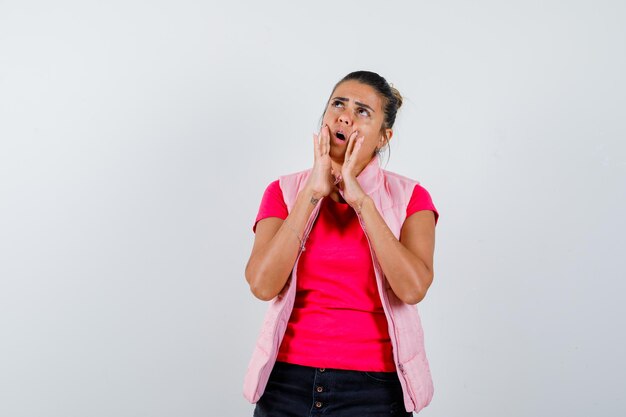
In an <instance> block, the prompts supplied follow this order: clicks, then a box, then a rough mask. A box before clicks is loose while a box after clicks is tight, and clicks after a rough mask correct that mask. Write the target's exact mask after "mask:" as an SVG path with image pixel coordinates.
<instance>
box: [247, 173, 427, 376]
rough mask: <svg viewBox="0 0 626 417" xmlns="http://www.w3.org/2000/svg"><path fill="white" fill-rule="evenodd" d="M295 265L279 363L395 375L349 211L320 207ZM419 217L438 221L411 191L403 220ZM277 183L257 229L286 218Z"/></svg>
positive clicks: (418, 192) (368, 265)
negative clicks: (271, 220) (420, 214)
mask: <svg viewBox="0 0 626 417" xmlns="http://www.w3.org/2000/svg"><path fill="white" fill-rule="evenodd" d="M321 204H322V206H321V208H320V213H319V216H318V218H317V220H316V221H315V224H314V226H313V228H312V229H311V233H310V234H309V238H308V240H307V241H306V245H305V246H306V250H305V251H304V252H302V255H301V257H300V262H299V263H298V280H297V283H296V300H295V303H294V308H293V312H292V313H291V316H290V318H289V323H288V325H287V331H286V332H285V336H284V338H283V342H282V344H281V346H280V350H279V352H278V360H279V361H283V362H289V363H294V364H298V365H305V366H312V367H316V368H337V369H351V370H360V371H386V372H391V371H395V369H396V368H395V364H394V362H393V356H392V351H391V349H392V348H391V342H390V340H389V333H388V329H387V319H386V318H385V313H384V311H383V307H382V304H381V301H380V296H379V294H378V289H377V287H376V278H375V275H374V266H373V264H372V257H371V253H370V249H369V245H368V242H367V237H366V236H365V233H364V231H363V229H362V228H361V225H360V223H359V220H358V217H357V216H356V213H355V211H354V210H353V209H352V208H351V207H350V206H349V205H348V204H346V203H338V202H336V201H334V200H332V199H331V198H324V199H323V200H322V202H321ZM420 210H431V211H433V212H434V215H435V222H437V220H438V218H439V214H438V212H437V210H436V209H435V206H434V204H433V202H432V199H431V197H430V194H429V193H428V191H426V189H424V188H423V187H422V186H421V185H416V186H415V189H414V190H413V195H412V196H411V200H410V202H409V205H408V207H407V218H408V217H409V216H410V215H412V214H414V213H415V212H417V211H420ZM288 214H289V213H288V211H287V206H286V205H285V202H284V199H283V194H282V190H281V189H280V185H279V183H278V181H274V182H272V183H271V184H270V185H269V186H268V187H267V189H266V190H265V194H264V195H263V199H262V201H261V206H260V208H259V213H258V215H257V218H256V221H255V224H254V227H253V230H254V229H255V228H256V224H257V222H259V221H260V220H262V219H264V218H267V217H278V218H281V219H285V218H286V217H287V215H288Z"/></svg>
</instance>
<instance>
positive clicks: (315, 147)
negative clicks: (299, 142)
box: [313, 133, 320, 160]
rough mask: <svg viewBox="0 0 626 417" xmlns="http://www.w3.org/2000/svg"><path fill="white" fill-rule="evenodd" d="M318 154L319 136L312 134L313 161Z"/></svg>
mask: <svg viewBox="0 0 626 417" xmlns="http://www.w3.org/2000/svg"><path fill="white" fill-rule="evenodd" d="M319 154H320V135H318V134H316V133H313V156H314V157H315V160H317V157H318V156H319Z"/></svg>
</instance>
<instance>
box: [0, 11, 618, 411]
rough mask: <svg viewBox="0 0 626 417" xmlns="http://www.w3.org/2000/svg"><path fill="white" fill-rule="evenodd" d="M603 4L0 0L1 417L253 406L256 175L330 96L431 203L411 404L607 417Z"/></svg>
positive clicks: (293, 143)
mask: <svg viewBox="0 0 626 417" xmlns="http://www.w3.org/2000/svg"><path fill="white" fill-rule="evenodd" d="M625 22H626V6H625V4H624V2H621V1H518V2H511V1H495V0H494V1H484V0H477V1H472V2H467V1H429V2H426V1H419V2H417V1H416V2H408V1H407V2H393V1H389V2H382V1H378V2H374V1H365V0H362V1H315V2H308V3H306V4H305V3H300V2H288V1H284V2H278V1H273V2H268V1H264V2H252V1H251V2H248V3H243V2H230V3H228V4H226V3H221V2H220V3H217V2H215V3H213V2H195V1H180V0H179V1H147V0H124V1H106V2H104V1H101V2H91V1H74V2H72V1H66V0H59V1H54V2H47V1H7V0H0V415H2V416H6V417H31V416H32V417H34V416H37V417H57V416H58V417H85V416H90V417H101V416H102V417H104V416H106V417H112V416H115V417H126V416H129V417H130V416H151V417H152V416H155V417H156V416H168V417H169V416H186V417H188V416H216V417H229V416H250V415H251V413H252V406H250V405H249V404H247V403H246V402H245V400H244V399H243V398H242V395H241V386H242V379H243V375H244V373H245V369H246V367H247V363H248V359H249V356H250V353H251V352H252V347H253V344H254V340H255V339H256V336H257V334H258V330H259V327H260V324H261V320H262V315H263V313H264V311H265V308H266V306H265V304H264V303H263V302H260V301H256V300H255V299H254V298H253V296H252V295H251V294H250V292H249V290H248V287H247V284H246V282H245V279H244V274H243V271H244V267H245V263H246V261H247V258H248V255H249V251H250V248H251V244H252V239H253V234H252V230H251V227H252V223H253V221H254V217H255V215H256V211H257V208H258V205H259V202H260V198H261V195H262V193H263V190H264V189H265V187H266V186H267V184H269V182H271V181H272V180H274V179H276V178H277V176H278V175H281V174H285V173H289V172H293V171H296V170H301V169H306V168H308V167H309V166H310V165H311V163H312V149H311V134H312V132H313V131H314V130H315V129H316V128H317V125H318V123H319V121H320V116H321V114H322V110H323V108H324V105H325V102H326V99H327V98H328V95H329V94H330V92H331V88H332V86H333V85H334V83H335V82H336V81H337V80H339V79H340V78H341V77H342V76H343V75H345V74H346V73H348V72H350V71H353V70H358V69H368V70H373V71H376V72H378V73H380V74H381V75H383V76H384V77H386V78H387V79H388V80H389V81H390V82H392V83H393V84H394V85H395V86H396V87H397V88H398V89H399V90H400V92H401V93H402V94H403V95H404V96H405V99H406V100H405V105H404V106H403V108H402V109H401V110H400V113H399V115H398V121H397V124H396V129H395V136H394V139H393V141H392V151H391V158H390V160H389V163H388V165H387V166H386V168H387V169H390V170H392V171H395V172H398V173H400V174H403V175H406V176H409V177H413V178H415V179H417V180H419V181H421V183H422V185H423V186H424V187H426V188H427V189H428V190H429V191H430V193H431V195H432V197H433V200H434V202H435V204H436V206H437V208H438V209H439V211H440V214H441V218H440V221H439V223H438V226H437V247H436V259H435V261H436V264H435V269H436V272H435V275H436V276H435V281H434V284H433V286H432V287H431V289H430V291H429V294H428V296H427V297H426V299H425V300H424V301H422V302H421V303H420V304H419V309H420V313H421V316H422V320H423V324H424V329H425V334H426V348H427V353H428V357H429V359H430V363H431V369H432V373H433V378H434V382H435V396H434V399H433V402H432V403H431V405H430V406H429V407H427V408H426V409H424V411H423V412H422V413H420V415H423V416H428V417H435V416H446V417H457V416H458V417H467V416H479V417H484V416H494V417H496V416H498V417H500V416H507V417H517V416H520V417H522V416H557V415H558V416H570V417H572V416H618V415H625V413H626V397H625V396H624V392H625V390H626V389H625V388H626V387H625V384H624V374H625V372H626V360H625V359H624V351H625V349H626V346H625V345H626V344H625V340H624V339H625V335H624V327H625V323H624V317H626V308H625V307H624V303H623V301H622V300H623V299H624V294H625V293H626V285H625V283H624V281H625V278H626V274H625V273H624V271H625V270H626V261H625V258H626V256H625V254H624V249H625V248H626V238H625V233H626V230H625V229H626V228H625V223H626V222H625V221H624V213H625V211H626V181H625V180H626V144H625V139H626V126H625V116H626V82H625V81H624V74H626V54H624V50H625V45H624V44H625V42H624V41H625V39H626V24H625Z"/></svg>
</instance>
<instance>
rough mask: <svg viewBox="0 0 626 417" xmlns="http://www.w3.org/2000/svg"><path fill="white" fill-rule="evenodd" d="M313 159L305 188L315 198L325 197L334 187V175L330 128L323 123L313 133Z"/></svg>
mask: <svg viewBox="0 0 626 417" xmlns="http://www.w3.org/2000/svg"><path fill="white" fill-rule="evenodd" d="M313 147H314V161H313V169H312V170H311V175H309V178H308V180H307V185H306V186H307V188H309V190H310V191H311V192H312V193H313V198H314V199H316V200H319V199H321V198H322V197H326V196H327V195H328V194H330V192H331V191H332V189H333V187H334V177H333V173H332V165H331V160H330V129H329V128H328V125H324V126H323V127H322V129H321V130H320V133H319V134H317V135H316V134H313Z"/></svg>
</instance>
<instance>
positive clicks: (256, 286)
mask: <svg viewBox="0 0 626 417" xmlns="http://www.w3.org/2000/svg"><path fill="white" fill-rule="evenodd" d="M245 275H246V281H248V285H249V286H250V292H251V293H252V295H254V296H255V297H256V298H258V299H259V300H261V301H270V300H272V299H273V298H274V297H276V295H277V293H276V292H274V291H271V290H270V289H269V288H268V287H267V285H263V281H262V279H261V277H262V276H263V273H262V272H259V271H257V272H255V271H254V270H253V268H250V265H248V266H247V267H246V273H245Z"/></svg>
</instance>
